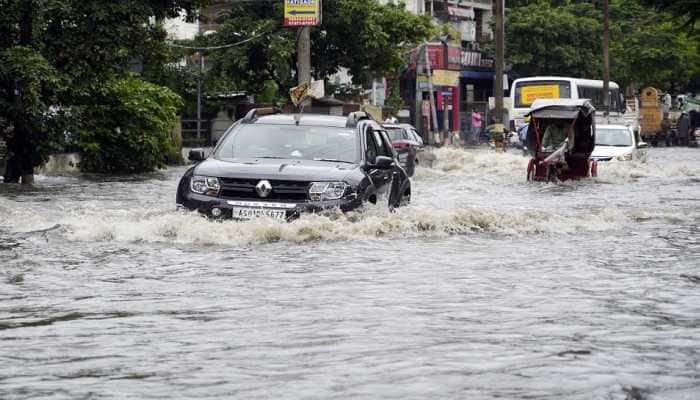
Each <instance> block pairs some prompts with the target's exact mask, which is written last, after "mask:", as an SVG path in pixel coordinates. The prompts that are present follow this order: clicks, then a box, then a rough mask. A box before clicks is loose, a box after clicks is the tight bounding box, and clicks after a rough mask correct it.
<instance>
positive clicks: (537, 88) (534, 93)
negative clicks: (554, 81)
mask: <svg viewBox="0 0 700 400" xmlns="http://www.w3.org/2000/svg"><path fill="white" fill-rule="evenodd" d="M559 97H560V96H559V85H533V86H525V87H523V88H522V89H520V104H523V105H530V104H532V102H533V101H535V100H537V99H558V98H559Z"/></svg>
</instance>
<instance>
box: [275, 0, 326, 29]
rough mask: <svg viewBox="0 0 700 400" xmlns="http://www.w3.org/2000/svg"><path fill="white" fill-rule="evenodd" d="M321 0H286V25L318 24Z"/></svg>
mask: <svg viewBox="0 0 700 400" xmlns="http://www.w3.org/2000/svg"><path fill="white" fill-rule="evenodd" d="M320 22H321V0H284V26H306V25H318V24H319V23H320Z"/></svg>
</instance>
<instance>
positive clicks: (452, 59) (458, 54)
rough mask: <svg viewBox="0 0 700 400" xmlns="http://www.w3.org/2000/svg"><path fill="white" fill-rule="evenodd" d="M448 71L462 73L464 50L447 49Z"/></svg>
mask: <svg viewBox="0 0 700 400" xmlns="http://www.w3.org/2000/svg"><path fill="white" fill-rule="evenodd" d="M447 69H449V70H452V71H460V70H461V69H462V49H461V48H459V47H454V46H448V47H447Z"/></svg>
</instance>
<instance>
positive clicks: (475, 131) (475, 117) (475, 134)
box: [472, 108, 481, 145]
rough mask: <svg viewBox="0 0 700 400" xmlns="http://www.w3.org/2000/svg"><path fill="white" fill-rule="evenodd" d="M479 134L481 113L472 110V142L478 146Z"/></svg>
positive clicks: (474, 109)
mask: <svg viewBox="0 0 700 400" xmlns="http://www.w3.org/2000/svg"><path fill="white" fill-rule="evenodd" d="M480 134H481V113H479V112H478V111H477V110H476V108H472V142H473V143H474V144H475V145H479V135H480Z"/></svg>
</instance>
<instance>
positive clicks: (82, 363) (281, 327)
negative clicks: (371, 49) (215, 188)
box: [0, 148, 700, 400]
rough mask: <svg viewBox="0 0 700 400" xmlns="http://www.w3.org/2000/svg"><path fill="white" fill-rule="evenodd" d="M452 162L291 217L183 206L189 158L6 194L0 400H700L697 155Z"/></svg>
mask: <svg viewBox="0 0 700 400" xmlns="http://www.w3.org/2000/svg"><path fill="white" fill-rule="evenodd" d="M436 155H437V158H438V161H437V163H436V164H435V166H434V168H430V169H428V168H422V169H418V170H417V171H416V176H415V177H414V180H413V187H414V194H413V202H412V205H411V206H410V207H407V208H404V209H401V210H399V211H398V212H397V213H393V214H391V213H389V212H387V211H385V210H380V209H376V210H375V209H372V210H369V211H368V212H367V213H364V214H348V215H333V216H306V217H303V218H302V219H300V220H297V221H294V222H292V223H284V224H280V223H276V222H272V221H253V222H245V223H237V222H223V223H215V222H209V221H207V220H205V219H203V218H201V217H199V216H197V215H193V214H190V213H180V212H176V211H174V208H175V190H176V186H177V182H178V180H179V177H180V176H181V175H182V173H183V172H184V170H185V167H180V168H173V169H168V170H166V171H163V172H159V173H154V174H148V175H142V176H137V177H122V178H119V177H117V178H114V177H113V178H104V177H100V176H89V175H66V176H38V177H37V184H36V185H35V186H34V187H32V188H24V187H18V186H14V185H4V186H0V265H1V267H0V399H110V398H115V399H117V398H133V399H155V398H221V399H228V398H255V399H259V398H274V399H277V398H304V399H308V398H311V399H328V398H382V399H386V398H394V399H411V398H415V399H426V398H469V399H494V398H505V399H516V398H518V399H522V398H530V399H606V400H607V399H635V400H636V399H688V400H694V399H698V398H700V151H698V150H697V149H687V148H652V149H649V157H648V158H649V159H648V162H646V163H643V164H640V163H628V164H623V163H617V164H604V165H603V164H601V166H600V168H599V177H598V178H596V179H591V180H585V181H579V182H573V183H571V182H567V183H563V184H559V185H547V184H541V183H535V184H532V183H527V182H526V181H525V170H526V165H527V159H525V158H524V157H522V156H521V155H519V154H518V153H516V152H515V151H514V152H512V153H508V154H495V153H492V152H488V151H480V150H479V151H477V150H456V149H440V150H437V153H436Z"/></svg>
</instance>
